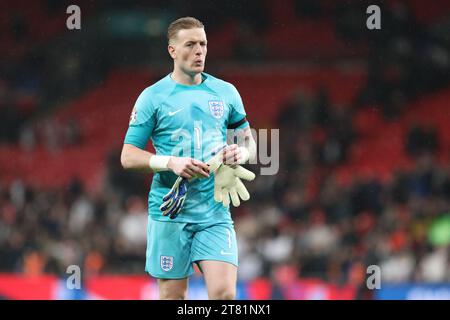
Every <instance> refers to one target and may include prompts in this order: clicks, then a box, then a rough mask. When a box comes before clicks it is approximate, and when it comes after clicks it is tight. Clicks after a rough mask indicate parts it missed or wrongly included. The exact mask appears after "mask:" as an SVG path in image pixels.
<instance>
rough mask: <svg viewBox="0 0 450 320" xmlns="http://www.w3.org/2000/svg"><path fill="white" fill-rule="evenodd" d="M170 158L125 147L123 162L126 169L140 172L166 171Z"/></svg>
mask: <svg viewBox="0 0 450 320" xmlns="http://www.w3.org/2000/svg"><path fill="white" fill-rule="evenodd" d="M169 159H170V156H157V155H155V154H153V153H151V152H148V151H146V150H142V149H139V148H137V147H135V146H132V145H127V144H126V145H124V147H123V149H122V155H121V162H122V166H123V167H124V169H127V170H136V171H140V172H146V173H148V172H157V171H166V170H169V169H168V162H169Z"/></svg>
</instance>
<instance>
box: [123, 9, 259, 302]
mask: <svg viewBox="0 0 450 320" xmlns="http://www.w3.org/2000/svg"><path fill="white" fill-rule="evenodd" d="M167 38H168V52H169V55H170V56H171V58H172V59H173V62H174V68H173V72H171V73H170V74H168V75H167V76H165V77H164V78H162V79H161V80H159V81H158V82H156V83H155V84H153V85H151V86H150V87H148V88H146V89H145V90H144V91H143V92H142V93H141V94H140V95H139V97H138V99H137V101H136V103H135V106H134V108H133V111H132V113H131V117H130V123H129V127H128V131H127V133H126V136H125V140H124V145H123V149H122V155H121V162H122V165H123V167H124V168H125V169H133V170H139V171H143V172H154V176H153V181H152V184H151V188H150V193H149V201H148V208H149V219H148V226H147V239H148V240H147V252H146V265H145V270H146V271H147V272H148V273H149V274H150V275H151V276H153V277H155V278H157V279H158V286H159V294H160V299H186V298H187V288H188V279H189V276H191V275H192V274H193V273H194V268H193V264H194V263H196V264H197V265H198V267H199V268H200V270H201V271H202V273H203V275H204V278H205V283H206V286H207V290H208V296H209V298H210V299H234V298H235V297H236V282H237V266H238V250H237V241H236V233H235V230H234V226H233V220H232V218H231V214H230V209H229V205H230V203H232V204H233V205H234V206H238V205H239V204H240V200H248V198H249V197H250V196H249V194H248V192H247V190H246V188H245V186H244V184H243V183H242V181H241V179H246V180H252V179H253V178H254V175H253V174H252V173H251V172H249V171H248V170H246V169H244V168H243V167H241V166H240V164H243V163H245V162H247V161H248V160H249V159H253V158H254V157H255V156H256V146H255V142H254V140H253V137H252V135H251V132H250V128H249V123H248V121H247V119H246V113H245V110H244V106H243V103H242V100H241V97H240V95H239V93H238V91H237V90H236V88H235V87H234V86H233V85H231V84H230V83H227V82H225V81H222V80H220V79H218V78H215V77H213V76H211V75H209V74H207V73H204V72H203V70H204V65H205V59H206V53H207V39H206V33H205V30H204V26H203V24H202V23H201V22H200V21H198V20H197V19H195V18H191V17H186V18H181V19H178V20H176V21H174V22H172V23H171V24H170V26H169V28H168V32H167ZM229 130H231V131H232V132H233V133H235V134H236V137H237V142H234V141H232V142H230V143H229V144H226V143H225V142H226V141H227V132H228V131H229ZM150 140H151V141H152V144H153V146H154V148H155V151H156V154H152V153H150V152H148V151H146V150H145V148H146V146H147V143H148V142H149V141H150ZM224 144H225V147H224Z"/></svg>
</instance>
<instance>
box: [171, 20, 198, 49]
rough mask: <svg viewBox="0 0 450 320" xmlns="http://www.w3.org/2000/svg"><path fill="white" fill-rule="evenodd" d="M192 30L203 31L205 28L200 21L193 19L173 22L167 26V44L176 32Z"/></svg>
mask: <svg viewBox="0 0 450 320" xmlns="http://www.w3.org/2000/svg"><path fill="white" fill-rule="evenodd" d="M194 28H202V29H204V28H205V26H204V25H203V23H202V22H201V21H200V20H198V19H195V18H193V17H183V18H180V19H177V20H175V21H173V22H172V23H171V24H170V25H169V28H168V29H167V42H168V43H170V40H171V39H173V38H175V37H176V36H177V34H178V31H180V30H183V29H194Z"/></svg>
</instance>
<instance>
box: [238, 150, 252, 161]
mask: <svg viewBox="0 0 450 320" xmlns="http://www.w3.org/2000/svg"><path fill="white" fill-rule="evenodd" d="M239 150H241V160H240V161H239V163H240V164H243V163H246V162H247V161H248V159H249V158H250V151H248V149H247V148H246V147H239Z"/></svg>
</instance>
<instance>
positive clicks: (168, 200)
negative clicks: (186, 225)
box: [159, 177, 188, 219]
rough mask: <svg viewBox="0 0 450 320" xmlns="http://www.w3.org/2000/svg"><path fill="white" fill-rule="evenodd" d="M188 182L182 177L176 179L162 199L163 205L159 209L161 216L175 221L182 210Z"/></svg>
mask: <svg viewBox="0 0 450 320" xmlns="http://www.w3.org/2000/svg"><path fill="white" fill-rule="evenodd" d="M187 184H188V180H187V179H186V178H183V177H178V178H177V180H176V181H175V183H174V184H173V186H172V189H170V191H169V192H168V193H167V194H166V195H165V196H164V197H163V201H164V202H163V204H162V205H161V206H160V207H159V209H160V210H161V211H162V212H163V215H165V216H167V215H168V216H169V217H170V219H175V218H176V217H177V216H178V214H179V213H180V211H181V208H183V204H184V201H185V200H186V194H187Z"/></svg>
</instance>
